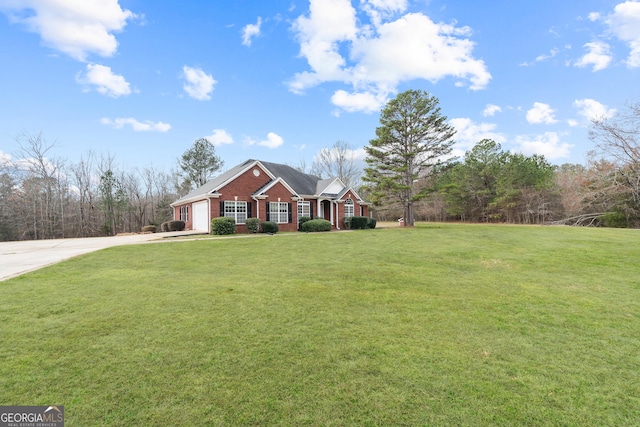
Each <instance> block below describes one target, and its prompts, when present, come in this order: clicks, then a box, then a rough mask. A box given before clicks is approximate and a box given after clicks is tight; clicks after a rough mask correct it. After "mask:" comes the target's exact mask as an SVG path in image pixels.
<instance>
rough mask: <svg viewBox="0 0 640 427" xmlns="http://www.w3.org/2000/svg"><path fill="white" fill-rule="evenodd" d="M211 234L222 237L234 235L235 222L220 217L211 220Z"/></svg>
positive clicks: (231, 219)
mask: <svg viewBox="0 0 640 427" xmlns="http://www.w3.org/2000/svg"><path fill="white" fill-rule="evenodd" d="M211 234H215V235H216V236H223V235H226V234H236V220H235V219H233V218H228V217H226V216H221V217H218V218H213V219H212V220H211Z"/></svg>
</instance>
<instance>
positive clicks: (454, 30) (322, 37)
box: [289, 0, 491, 112]
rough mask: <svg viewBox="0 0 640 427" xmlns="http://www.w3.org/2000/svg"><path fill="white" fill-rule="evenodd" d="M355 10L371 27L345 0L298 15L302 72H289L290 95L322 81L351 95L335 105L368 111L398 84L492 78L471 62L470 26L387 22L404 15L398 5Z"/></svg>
mask: <svg viewBox="0 0 640 427" xmlns="http://www.w3.org/2000/svg"><path fill="white" fill-rule="evenodd" d="M360 4H361V5H362V10H361V12H364V13H365V14H366V15H368V17H369V19H370V21H371V24H364V23H363V21H364V17H362V16H358V12H357V11H356V9H355V8H354V7H353V6H352V4H351V1H350V0H311V2H310V8H309V13H308V15H302V16H299V17H298V18H297V19H296V20H295V22H294V24H293V27H292V29H293V31H294V33H295V36H296V39H297V41H298V42H299V43H300V56H301V57H304V58H305V59H306V60H307V63H308V65H309V70H308V71H304V72H300V73H296V74H295V75H294V76H293V78H292V79H291V81H289V90H291V91H292V92H294V93H298V94H300V93H304V91H305V90H307V89H309V88H311V87H313V86H316V85H319V84H322V83H325V82H339V83H343V84H346V85H349V86H351V91H348V90H344V89H340V90H338V91H336V92H335V93H334V95H333V96H332V98H331V99H332V102H333V103H334V105H336V106H338V107H339V108H342V109H344V110H345V111H350V112H351V111H364V112H373V111H376V110H378V109H379V107H380V106H381V105H383V104H384V103H385V102H386V101H387V100H388V98H389V97H390V96H391V95H392V94H395V93H396V92H397V87H398V85H399V84H400V83H402V82H406V81H411V80H414V79H424V80H428V81H431V82H433V83H435V82H438V81H439V80H441V79H443V78H445V77H452V78H454V79H455V80H456V85H468V86H469V87H470V88H471V89H472V90H478V89H483V88H484V87H486V86H487V84H488V83H489V81H490V80H491V74H489V72H488V71H487V67H486V65H485V63H484V61H482V60H479V59H476V58H474V57H473V49H474V46H475V43H473V42H472V41H471V40H470V36H471V29H470V28H468V27H457V26H456V25H455V24H445V23H435V22H433V21H432V20H431V19H430V18H429V17H428V16H426V15H424V14H422V13H407V14H404V15H402V16H400V17H398V18H397V19H395V20H394V19H393V18H394V17H395V16H397V14H399V13H404V12H405V10H406V8H407V2H406V1H404V0H363V1H362V2H361V3H360ZM345 52H349V53H348V54H346V53H345Z"/></svg>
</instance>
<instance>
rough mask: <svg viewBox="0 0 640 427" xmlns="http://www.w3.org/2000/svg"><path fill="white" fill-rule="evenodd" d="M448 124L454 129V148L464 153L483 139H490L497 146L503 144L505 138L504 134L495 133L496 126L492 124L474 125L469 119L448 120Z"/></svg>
mask: <svg viewBox="0 0 640 427" xmlns="http://www.w3.org/2000/svg"><path fill="white" fill-rule="evenodd" d="M449 124H450V125H451V126H453V127H454V128H455V129H456V135H455V140H456V145H455V148H456V149H458V150H460V151H459V153H460V152H461V153H464V152H465V151H466V150H469V149H471V148H472V147H473V146H474V145H476V144H477V143H478V142H480V141H482V140H483V139H492V140H494V141H495V142H497V143H499V144H503V143H504V142H505V141H506V140H507V138H506V136H505V135H504V134H502V133H500V132H496V127H497V126H496V124H494V123H476V122H474V121H473V120H471V119H469V118H466V117H465V118H463V117H460V118H453V119H450V120H449Z"/></svg>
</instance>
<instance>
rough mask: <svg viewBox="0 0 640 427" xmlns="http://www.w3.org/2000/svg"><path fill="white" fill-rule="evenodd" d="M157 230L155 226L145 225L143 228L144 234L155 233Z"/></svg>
mask: <svg viewBox="0 0 640 427" xmlns="http://www.w3.org/2000/svg"><path fill="white" fill-rule="evenodd" d="M156 230H157V227H156V226H155V225H145V226H144V227H142V232H143V233H155V232H156Z"/></svg>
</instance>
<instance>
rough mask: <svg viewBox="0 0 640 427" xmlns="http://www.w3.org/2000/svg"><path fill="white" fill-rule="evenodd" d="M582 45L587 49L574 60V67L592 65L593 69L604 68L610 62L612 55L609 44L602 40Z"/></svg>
mask: <svg viewBox="0 0 640 427" xmlns="http://www.w3.org/2000/svg"><path fill="white" fill-rule="evenodd" d="M583 47H585V48H586V49H588V50H589V52H587V53H586V54H585V55H584V56H583V57H582V58H580V59H579V60H578V61H576V62H575V64H574V65H575V66H576V67H581V68H582V67H588V66H590V65H593V71H594V72H595V71H600V70H604V69H605V68H607V67H608V66H609V64H611V61H612V60H613V56H611V53H610V46H609V45H608V44H607V43H605V42H602V41H595V42H591V43H586V44H585V45H584V46H583Z"/></svg>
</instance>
